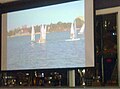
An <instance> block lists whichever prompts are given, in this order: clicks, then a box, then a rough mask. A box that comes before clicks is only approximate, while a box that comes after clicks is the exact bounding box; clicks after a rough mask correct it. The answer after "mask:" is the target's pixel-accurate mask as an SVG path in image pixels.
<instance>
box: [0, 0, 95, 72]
mask: <svg viewBox="0 0 120 89" xmlns="http://www.w3.org/2000/svg"><path fill="white" fill-rule="evenodd" d="M72 1H78V0H57V1H56V0H25V1H22V0H21V1H16V2H11V3H5V4H0V7H1V10H0V22H1V24H0V29H1V28H2V14H4V13H8V12H13V11H20V10H27V9H32V8H37V7H43V6H49V5H56V4H61V3H67V2H72ZM41 2H42V3H41ZM0 31H1V34H0V35H1V37H0V39H1V43H0V47H1V48H2V29H1V30H0ZM93 35H94V36H93V40H94V43H93V44H94V67H95V66H96V61H95V59H96V53H95V52H96V50H95V38H94V37H95V1H94V0H93ZM0 55H2V51H1V52H0ZM1 61H2V59H0V70H1V71H24V70H26V69H19V70H2V69H1V66H2V64H1ZM94 67H75V68H52V69H51V68H50V69H27V70H57V69H64V70H69V69H78V68H79V69H86V68H94Z"/></svg>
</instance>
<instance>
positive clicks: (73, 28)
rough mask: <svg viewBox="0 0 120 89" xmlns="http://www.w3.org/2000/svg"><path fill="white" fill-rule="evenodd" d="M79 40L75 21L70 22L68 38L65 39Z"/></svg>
mask: <svg viewBox="0 0 120 89" xmlns="http://www.w3.org/2000/svg"><path fill="white" fill-rule="evenodd" d="M77 40H80V38H78V37H77V28H76V21H75V22H74V23H72V24H71V29H70V39H67V40H66V41H77Z"/></svg>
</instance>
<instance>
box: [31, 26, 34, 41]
mask: <svg viewBox="0 0 120 89" xmlns="http://www.w3.org/2000/svg"><path fill="white" fill-rule="evenodd" d="M31 41H32V42H35V30H34V26H32V31H31Z"/></svg>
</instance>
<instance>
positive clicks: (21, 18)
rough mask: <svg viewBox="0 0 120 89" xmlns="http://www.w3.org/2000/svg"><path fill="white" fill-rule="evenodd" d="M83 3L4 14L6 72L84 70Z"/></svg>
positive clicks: (77, 2)
mask: <svg viewBox="0 0 120 89" xmlns="http://www.w3.org/2000/svg"><path fill="white" fill-rule="evenodd" d="M84 12H85V11H84V0H79V1H73V2H68V3H63V4H57V5H51V6H45V7H40V8H34V9H28V10H22V11H16V12H10V13H8V14H7V70H19V69H50V68H52V69H53V68H76V67H85V61H86V60H85V34H84V31H85V30H86V29H85V20H84V19H85V16H84Z"/></svg>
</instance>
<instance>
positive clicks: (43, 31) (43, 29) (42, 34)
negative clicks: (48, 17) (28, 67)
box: [39, 25, 46, 43]
mask: <svg viewBox="0 0 120 89" xmlns="http://www.w3.org/2000/svg"><path fill="white" fill-rule="evenodd" d="M45 41H46V26H45V27H44V25H42V26H41V29H40V39H39V43H45Z"/></svg>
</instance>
